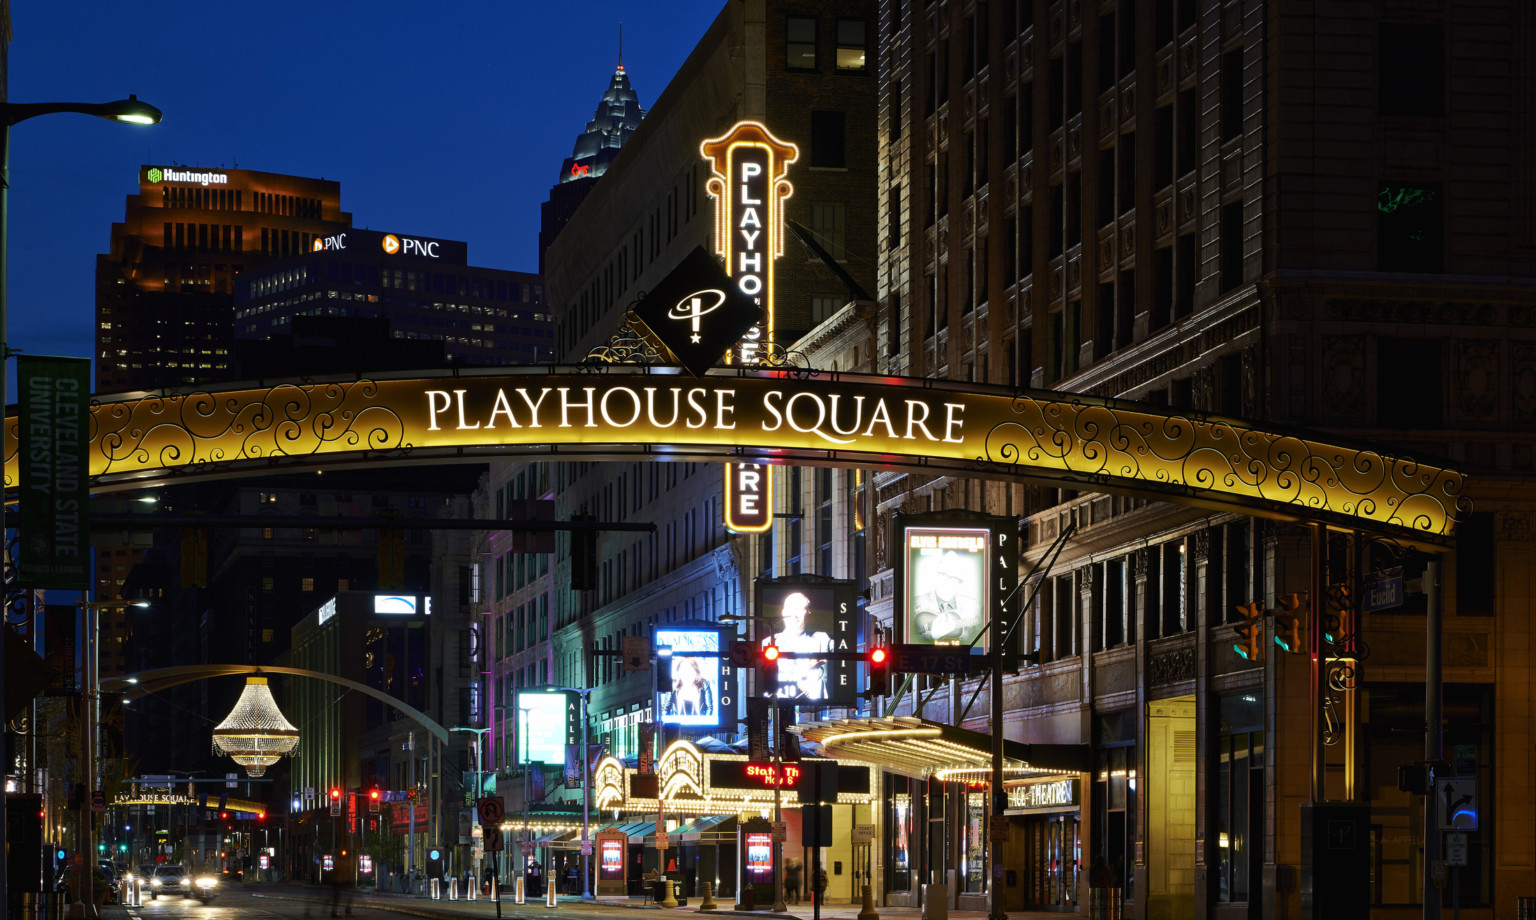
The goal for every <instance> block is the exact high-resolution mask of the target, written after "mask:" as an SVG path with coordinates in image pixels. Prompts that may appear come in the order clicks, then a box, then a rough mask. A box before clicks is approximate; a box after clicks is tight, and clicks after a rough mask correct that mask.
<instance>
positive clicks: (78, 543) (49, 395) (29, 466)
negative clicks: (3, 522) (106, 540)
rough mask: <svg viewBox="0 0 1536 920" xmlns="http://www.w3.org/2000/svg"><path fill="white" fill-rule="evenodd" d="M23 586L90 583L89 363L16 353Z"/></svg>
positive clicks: (78, 586) (69, 586)
mask: <svg viewBox="0 0 1536 920" xmlns="http://www.w3.org/2000/svg"><path fill="white" fill-rule="evenodd" d="M16 381H17V388H18V391H19V393H18V399H19V400H20V403H19V411H20V422H21V425H20V432H19V434H20V437H19V439H18V441H19V445H18V446H19V448H20V451H19V452H20V458H19V460H20V462H19V464H18V472H19V473H20V477H21V479H20V483H19V485H20V497H19V499H18V505H19V512H20V521H19V524H20V538H19V539H18V540H17V541H16V542H17V546H18V554H17V555H18V559H17V565H16V568H17V572H18V574H19V576H20V582H21V584H22V586H24V587H29V588H58V589H61V590H80V591H83V590H86V589H88V588H90V586H91V582H90V572H91V566H90V552H89V548H90V542H89V537H88V535H89V533H90V522H89V520H88V518H87V515H88V514H89V510H90V505H89V503H90V479H89V471H90V464H89V459H88V457H87V454H88V452H89V449H90V444H91V417H90V403H91V362H90V360H89V359H87V358H49V357H42V356H34V355H18V356H17V358H16Z"/></svg>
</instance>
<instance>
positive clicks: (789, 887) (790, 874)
mask: <svg viewBox="0 0 1536 920" xmlns="http://www.w3.org/2000/svg"><path fill="white" fill-rule="evenodd" d="M784 900H786V901H788V902H789V903H791V904H799V903H800V861H799V860H798V859H788V860H785V861H784Z"/></svg>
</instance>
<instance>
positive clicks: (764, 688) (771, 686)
mask: <svg viewBox="0 0 1536 920" xmlns="http://www.w3.org/2000/svg"><path fill="white" fill-rule="evenodd" d="M761 654H762V658H761V660H760V661H759V662H758V670H757V677H758V681H757V682H758V690H759V692H760V693H761V694H762V695H763V696H778V695H779V647H778V646H777V645H775V644H773V643H772V642H769V643H768V644H766V645H764V646H763V650H762V653H761Z"/></svg>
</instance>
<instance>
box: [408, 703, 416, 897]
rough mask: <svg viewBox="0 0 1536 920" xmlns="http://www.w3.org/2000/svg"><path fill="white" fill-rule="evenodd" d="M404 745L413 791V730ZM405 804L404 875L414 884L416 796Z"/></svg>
mask: <svg viewBox="0 0 1536 920" xmlns="http://www.w3.org/2000/svg"><path fill="white" fill-rule="evenodd" d="M405 747H406V753H407V754H408V755H409V756H410V766H409V767H407V769H408V770H409V771H410V772H409V774H408V775H407V777H406V779H407V782H408V783H409V784H410V785H409V786H408V787H407V788H409V789H410V791H411V792H415V791H416V732H415V731H414V730H413V731H410V732H407V733H406V736H405ZM405 804H406V805H407V806H409V807H410V819H409V820H410V830H409V831H408V833H409V834H410V836H409V837H407V838H406V844H405V854H406V855H405V872H406V876H405V877H406V878H407V879H409V880H410V881H409V883H408V884H410V885H412V886H414V885H415V884H416V796H414V795H409V796H407V797H406V803H405Z"/></svg>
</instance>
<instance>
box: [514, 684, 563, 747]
mask: <svg viewBox="0 0 1536 920" xmlns="http://www.w3.org/2000/svg"><path fill="white" fill-rule="evenodd" d="M570 696H571V694H568V693H565V692H563V691H542V690H523V691H520V692H519V693H518V694H517V709H518V713H517V716H518V718H519V719H520V720H521V722H520V724H519V725H518V733H517V744H518V748H519V750H518V759H519V760H526V761H530V762H532V763H558V764H564V763H565V745H566V741H567V738H568V737H569V736H568V735H567V733H566V724H565V723H566V712H567V705H568V703H569V699H570Z"/></svg>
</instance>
